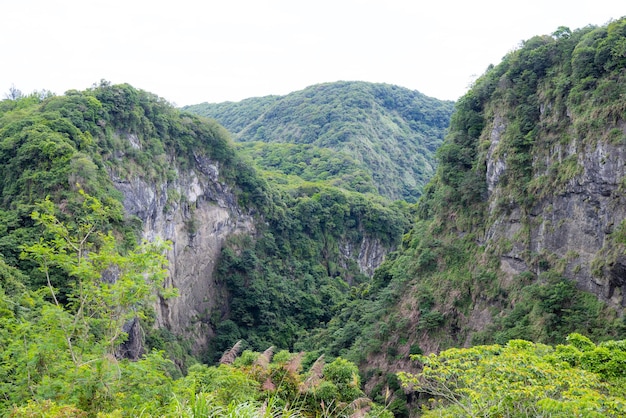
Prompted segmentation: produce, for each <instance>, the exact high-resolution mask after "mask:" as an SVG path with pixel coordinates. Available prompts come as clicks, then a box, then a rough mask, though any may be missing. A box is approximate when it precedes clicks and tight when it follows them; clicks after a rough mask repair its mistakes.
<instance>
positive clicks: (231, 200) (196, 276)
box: [113, 156, 255, 348]
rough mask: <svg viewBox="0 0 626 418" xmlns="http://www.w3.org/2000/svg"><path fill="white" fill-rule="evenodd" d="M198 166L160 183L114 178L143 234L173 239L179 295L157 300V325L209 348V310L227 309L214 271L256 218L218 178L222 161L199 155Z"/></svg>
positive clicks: (172, 266)
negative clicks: (225, 248) (226, 247)
mask: <svg viewBox="0 0 626 418" xmlns="http://www.w3.org/2000/svg"><path fill="white" fill-rule="evenodd" d="M195 163H196V165H195V167H193V168H192V169H188V170H182V169H180V168H177V169H176V174H177V175H176V179H175V180H172V181H165V182H161V183H157V182H154V181H146V180H143V179H141V178H137V177H136V178H132V179H129V180H126V179H120V178H113V182H114V185H115V187H116V188H117V189H118V190H119V191H121V192H122V193H123V195H124V200H123V204H124V208H125V209H126V211H127V213H128V214H129V215H132V216H137V217H138V218H139V219H141V221H142V223H143V238H145V239H148V240H151V239H154V238H155V237H160V238H163V239H165V240H169V241H171V243H172V247H171V249H170V250H169V251H168V254H167V258H168V260H169V271H170V275H169V279H168V280H169V282H168V283H167V286H172V287H176V288H177V289H178V292H179V296H178V297H176V298H172V299H169V300H160V301H159V303H158V304H157V307H156V308H157V326H159V327H166V328H167V329H169V330H171V331H172V332H174V333H175V334H179V335H184V336H185V337H188V338H190V339H191V340H192V341H193V342H194V344H195V346H196V348H200V347H206V345H207V343H208V340H209V338H210V337H211V336H212V333H213V330H212V328H211V327H210V326H209V322H208V321H209V315H210V314H211V312H214V311H218V312H219V311H222V310H225V309H226V305H225V297H224V291H225V290H224V288H223V287H222V286H220V284H219V283H217V282H216V280H215V277H214V274H213V270H214V268H215V265H216V263H217V259H218V257H219V254H220V250H221V248H222V245H223V243H224V241H225V240H226V239H227V238H228V237H229V236H231V235H233V234H240V233H244V234H253V233H254V230H255V228H254V222H253V218H252V216H251V215H250V214H249V213H246V212H245V211H243V210H242V209H241V208H240V207H239V206H238V205H237V201H236V199H235V196H234V194H233V193H232V190H231V188H230V187H229V186H228V185H226V184H225V183H223V182H220V180H219V164H218V163H217V162H215V161H211V160H210V159H208V158H206V157H200V156H196V158H195Z"/></svg>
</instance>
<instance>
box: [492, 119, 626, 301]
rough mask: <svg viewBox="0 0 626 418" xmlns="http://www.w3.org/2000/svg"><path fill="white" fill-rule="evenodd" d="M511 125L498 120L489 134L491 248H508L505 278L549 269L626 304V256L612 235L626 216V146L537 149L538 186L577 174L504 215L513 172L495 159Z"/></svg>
mask: <svg viewBox="0 0 626 418" xmlns="http://www.w3.org/2000/svg"><path fill="white" fill-rule="evenodd" d="M505 124H506V122H505V120H504V118H502V117H495V118H494V122H493V127H492V130H491V134H490V140H491V145H490V148H489V151H488V157H489V159H488V161H487V184H488V192H489V198H490V214H491V216H492V219H494V221H493V224H492V225H491V227H490V228H489V229H488V230H487V233H486V237H485V242H489V243H490V244H489V245H492V244H493V243H496V242H498V243H503V242H507V243H508V245H509V249H508V250H507V251H506V252H505V253H504V254H503V255H502V256H501V270H502V272H503V273H504V275H505V280H506V281H509V282H510V281H511V280H513V277H514V276H515V275H517V274H519V273H521V272H523V271H527V270H529V271H532V272H534V273H536V274H539V273H540V272H541V271H542V270H544V269H546V268H547V267H548V266H549V267H550V268H556V269H558V270H559V271H561V272H562V273H563V274H564V275H565V276H566V277H569V278H571V279H574V280H575V281H576V282H577V285H578V287H579V288H580V289H583V290H586V291H588V292H591V293H593V294H595V295H597V296H598V297H599V298H600V299H602V300H604V301H605V302H608V303H609V304H611V305H613V306H615V307H623V306H626V263H625V258H624V257H623V256H619V253H618V252H617V251H615V250H616V247H615V243H614V240H613V239H612V236H611V234H612V233H613V232H614V231H615V229H616V228H617V227H619V226H620V225H621V223H622V221H623V220H624V219H626V195H625V194H624V191H623V187H624V179H625V178H626V169H625V166H624V162H625V161H626V148H625V147H624V146H623V145H621V144H612V143H610V142H607V141H604V140H600V139H599V140H597V141H593V142H592V141H588V140H585V141H583V140H576V139H574V140H572V141H570V142H568V143H567V144H565V145H563V144H560V143H557V144H554V145H552V146H551V147H550V148H549V149H546V150H542V151H541V152H537V151H536V153H535V161H534V162H533V167H535V173H534V178H533V180H534V181H536V182H541V180H542V178H543V180H548V179H550V177H549V172H550V170H551V168H553V167H559V165H560V168H559V170H560V171H559V175H560V176H562V177H563V176H565V173H566V171H565V170H564V167H563V163H564V162H565V161H568V162H569V168H570V170H571V172H572V175H571V176H569V178H567V177H566V178H562V179H561V182H562V184H557V185H555V184H551V185H550V187H549V189H551V190H555V192H554V193H553V194H547V193H545V192H544V191H542V190H545V189H548V187H544V188H543V189H538V194H537V196H535V200H534V202H533V204H532V205H531V206H530V207H529V208H523V207H520V206H519V205H513V206H512V207H509V208H508V210H506V211H501V210H500V211H501V212H502V213H498V210H499V209H498V208H497V204H496V202H497V201H498V199H499V198H502V197H505V198H506V193H507V191H506V190H505V189H504V188H503V187H502V186H501V184H500V182H499V180H500V176H501V174H502V172H504V171H505V170H506V169H507V167H506V164H505V163H504V159H503V158H501V156H500V157H499V158H496V157H494V156H496V155H498V152H497V148H498V144H499V143H500V138H501V135H502V134H503V132H504V130H505ZM537 167H545V169H543V170H539V169H537ZM554 171H556V170H554ZM552 181H554V180H552Z"/></svg>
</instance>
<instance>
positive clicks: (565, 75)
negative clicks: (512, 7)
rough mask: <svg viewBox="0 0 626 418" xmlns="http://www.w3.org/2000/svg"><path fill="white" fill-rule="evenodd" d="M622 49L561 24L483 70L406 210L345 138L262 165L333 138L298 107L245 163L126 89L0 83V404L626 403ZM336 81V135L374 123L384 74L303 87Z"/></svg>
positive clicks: (437, 411)
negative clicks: (349, 112) (304, 131)
mask: <svg viewBox="0 0 626 418" xmlns="http://www.w3.org/2000/svg"><path fill="white" fill-rule="evenodd" d="M625 45H626V19H621V20H618V21H614V22H611V23H610V24H608V25H607V26H605V27H591V26H590V27H586V28H583V29H579V30H576V31H573V32H572V31H570V30H569V29H567V28H559V29H558V30H557V31H556V32H555V33H553V34H552V35H549V36H537V37H534V38H531V39H529V40H528V41H526V42H524V43H523V45H522V46H521V47H520V48H519V49H517V50H515V51H512V52H511V53H510V54H508V55H507V56H506V57H505V58H504V59H503V61H502V62H501V63H500V64H498V65H497V66H493V67H490V68H489V69H488V70H487V72H486V73H485V74H484V75H482V76H481V77H480V78H479V79H478V80H477V81H476V83H475V85H474V86H473V87H472V89H471V90H470V91H469V92H468V93H467V94H466V95H465V96H464V97H462V98H461V99H460V100H459V101H458V102H457V103H456V104H455V110H454V114H453V115H452V117H451V118H450V126H449V129H448V130H447V131H448V132H447V134H446V136H445V140H444V141H443V143H442V144H441V146H440V147H439V148H438V149H437V151H436V157H437V163H436V167H437V168H436V172H435V174H434V176H433V178H432V180H431V181H430V182H429V183H428V184H427V185H426V186H425V187H424V188H423V189H422V190H420V192H419V195H420V196H421V197H420V198H419V202H418V203H417V205H410V204H408V203H407V202H406V201H403V200H397V201H394V202H391V201H390V200H389V199H388V198H386V197H384V196H381V195H380V194H377V193H372V192H371V191H370V190H368V189H367V187H366V192H365V193H360V192H358V191H357V190H356V189H357V187H356V186H355V185H356V184H357V183H358V182H357V183H355V185H350V184H349V182H348V178H349V177H342V176H344V175H347V174H348V173H352V174H354V175H355V176H361V174H362V172H361V171H360V170H362V169H363V167H365V166H360V165H359V164H360V162H361V161H363V162H365V160H364V159H362V160H360V159H359V158H358V156H353V157H351V158H352V160H350V161H351V163H350V164H348V165H347V167H348V168H349V170H348V171H346V172H343V173H341V171H338V172H337V174H338V175H337V176H335V177H334V178H331V177H327V178H321V177H320V176H321V175H322V172H324V171H325V170H326V169H323V168H322V163H321V162H318V163H316V164H309V165H310V166H311V167H300V169H301V170H302V171H297V170H298V169H296V168H291V169H290V170H292V171H291V172H290V173H286V171H285V173H286V174H284V175H285V176H288V175H292V176H295V177H299V178H301V179H302V181H300V182H297V181H292V179H291V178H287V177H284V178H281V177H280V176H278V175H277V173H278V171H280V170H285V166H286V165H287V164H285V165H283V164H282V163H283V161H281V160H282V159H285V160H286V161H284V162H285V163H289V164H292V165H294V166H299V165H300V163H303V162H305V161H304V160H306V159H307V158H311V161H313V160H314V159H319V160H323V159H326V158H327V157H328V155H329V154H328V150H331V149H333V148H332V147H328V146H326V145H324V144H317V145H316V144H309V143H298V141H300V140H302V138H307V140H311V141H315V140H316V139H317V138H318V137H321V136H322V135H320V136H318V135H312V136H306V137H304V136H299V134H298V132H299V130H298V129H296V127H297V126H300V122H297V123H294V124H293V125H289V128H287V127H282V128H281V127H279V125H277V124H276V125H271V124H269V123H270V122H271V121H270V120H268V124H269V125H268V126H272V127H273V128H272V129H270V132H272V134H273V133H274V130H276V131H277V132H282V134H281V135H282V137H285V138H286V137H290V138H299V139H298V140H297V141H296V140H293V141H292V142H294V143H290V144H282V143H277V145H279V146H280V147H278V148H275V149H273V150H270V149H269V148H263V147H264V145H263V144H253V145H252V146H251V148H250V149H255V148H256V147H258V149H257V150H256V151H258V153H259V154H258V155H261V156H262V158H261V160H262V161H264V162H263V164H266V165H267V166H266V167H264V170H262V171H258V170H257V169H256V168H255V165H254V163H253V162H252V160H250V156H251V155H254V152H248V151H250V150H246V153H243V152H241V147H239V146H238V145H237V144H235V143H234V142H233V141H231V139H230V136H229V133H228V132H227V130H226V129H225V128H224V127H222V126H221V125H219V124H218V123H217V122H215V120H210V119H206V118H204V117H201V116H198V115H194V114H192V113H189V112H186V111H180V110H179V109H176V108H174V107H173V106H171V105H170V104H168V103H167V102H165V101H164V100H162V99H160V98H159V97H158V96H155V95H153V94H151V93H148V92H145V91H141V90H137V89H135V88H133V87H132V86H129V85H127V84H121V85H111V84H110V83H107V82H101V83H100V84H99V85H94V86H93V87H92V88H90V89H87V90H86V91H82V92H78V91H69V92H66V93H65V94H64V95H62V96H52V95H49V94H43V93H42V94H38V93H36V94H32V95H29V96H24V97H14V98H13V100H4V101H1V102H0V348H1V350H0V352H1V356H2V361H1V362H0V364H1V367H0V388H1V391H0V392H1V393H2V394H3V396H2V397H0V411H2V412H0V414H2V415H9V414H10V415H9V416H32V415H33V414H34V413H37V414H39V415H41V414H42V411H43V413H44V416H69V415H72V416H96V415H100V416H120V415H129V416H133V415H138V414H140V415H143V416H193V415H194V414H195V415H200V414H203V415H204V416H207V415H216V416H229V415H230V416H232V415H237V416H252V415H258V414H259V413H261V412H262V413H267V412H268V411H270V412H269V413H272V414H273V413H278V412H279V411H282V412H283V413H284V412H285V409H288V408H293V407H295V408H297V409H298V410H297V411H293V412H294V414H292V413H291V412H292V411H291V410H288V411H287V413H288V414H289V415H290V416H322V415H324V416H341V415H353V416H356V415H357V414H358V415H359V416H363V415H364V414H366V410H370V412H371V414H370V416H379V417H385V418H390V416H391V414H393V415H394V416H396V417H409V416H414V415H416V414H422V413H423V414H424V415H425V416H441V415H450V416H459V415H461V416H463V415H468V416H472V415H479V414H480V415H484V414H485V411H486V410H488V411H489V413H490V414H492V415H494V416H500V415H502V416H506V415H513V414H515V413H518V412H519V411H524V412H522V413H526V412H528V414H532V413H537V412H536V411H542V413H545V415H550V414H554V415H558V416H571V415H576V414H578V415H580V414H583V415H585V414H588V415H590V416H591V415H593V416H596V415H599V416H600V415H601V416H624V414H625V413H626V412H625V411H624V399H623V394H624V387H626V383H625V379H626V373H625V372H624V367H623V365H624V358H626V357H625V356H626V343H625V342H624V340H623V339H624V338H625V337H626V319H625V318H626V317H625V315H624V306H626V299H625V298H626V284H625V283H626V276H625V274H626V273H625V272H626V221H625V219H626V213H625V209H624V208H626V205H625V203H626V202H625V199H626V195H625V194H624V186H625V179H626V167H625V165H624V161H625V157H626V155H624V152H625V151H624V150H625V146H626V100H625V99H624V98H625V97H626V87H625V86H626V83H625V82H626V80H625V79H624V78H625V77H626V75H625V74H626V70H625V69H626V56H625V53H624V51H625V50H626V48H625ZM346 86H348V87H349V88H352V89H353V90H351V92H352V93H351V95H353V96H354V97H362V98H363V101H362V102H361V101H358V100H357V102H358V103H360V104H362V106H361V107H359V106H356V107H355V108H354V109H357V110H356V113H355V115H356V116H355V117H357V116H359V115H360V117H361V119H362V120H361V121H362V122H364V123H365V124H364V125H363V126H365V127H366V128H363V129H364V130H363V131H360V129H361V128H357V126H356V125H351V124H350V123H347V126H348V127H347V128H346V129H347V132H348V131H349V132H352V131H355V132H356V131H359V132H369V131H377V130H380V131H385V130H386V129H388V128H389V127H390V126H391V125H390V123H389V119H386V117H382V116H381V117H378V119H377V120H379V121H382V122H384V123H383V125H384V126H383V127H375V126H374V119H375V117H374V116H372V115H373V114H371V113H367V111H366V110H367V109H370V108H377V107H384V106H383V105H380V104H377V103H378V102H375V101H373V99H371V97H372V96H368V95H367V94H365V93H363V91H370V90H368V89H373V90H375V89H376V88H377V86H378V85H368V84H360V83H356V84H352V83H339V84H334V83H333V84H329V85H322V86H318V87H315V86H314V88H312V90H311V91H309V94H311V95H312V96H311V97H315V94H314V93H315V89H321V90H324V88H329V89H332V88H335V87H337V88H338V87H346ZM378 88H382V89H385V88H388V86H384V85H383V86H382V87H381V86H378ZM307 90H308V89H307ZM305 91H306V90H305ZM279 99H280V98H261V99H254V100H257V101H256V102H255V101H254V100H253V103H257V104H256V105H255V106H253V107H254V108H256V109H257V110H256V112H257V113H256V119H259V118H261V119H262V118H265V117H266V115H271V114H284V115H287V113H288V112H287V110H286V109H283V107H285V106H286V105H284V104H283V105H281V106H278V103H280V101H277V102H276V103H273V104H268V105H267V108H265V107H264V106H265V105H263V103H264V102H263V100H268V103H269V101H273V100H279ZM280 100H282V99H280ZM346 100H347V103H348V102H350V101H349V100H348V99H346ZM368 103H369V104H368ZM336 104H337V106H341V105H342V101H341V100H337V101H336ZM294 106H295V103H294ZM271 109H274V111H271ZM272 112H274V113H272ZM416 112H418V111H417V110H416ZM252 113H254V112H252ZM305 113H306V114H311V115H312V114H313V113H311V112H310V111H307V112H305ZM435 113H436V112H435ZM292 114H293V113H292ZM327 114H330V113H327ZM368 115H369V116H368ZM394 123H395V122H394ZM252 125H253V123H252V122H251V123H242V124H241V126H246V127H247V126H252ZM330 125H331V124H329V126H327V128H328V129H330ZM319 126H320V129H325V128H323V124H320V125H319ZM324 126H325V125H324ZM394 126H400V125H394ZM259 129H260V127H259V128H257V129H256V130H255V132H258V131H259ZM242 132H243V128H242ZM266 134H267V132H266ZM357 136H358V135H357ZM346 137H349V135H346ZM337 138H338V137H337ZM364 138H365V139H367V138H370V139H371V138H373V137H367V136H366V135H365V134H363V135H362V136H361V137H360V140H365V139H364ZM370 139H367V140H368V141H369V140H370ZM381 143H384V141H383V142H381ZM333 144H334V145H337V146H338V147H339V148H337V150H339V151H340V150H341V149H343V148H341V147H343V145H341V144H343V143H342V142H341V141H340V140H339V139H337V141H336V142H334V143H333ZM338 144H339V145H338ZM351 144H352V145H351V146H352V147H354V148H358V147H359V146H361V148H360V149H365V148H363V146H364V145H363V144H366V142H362V143H361V145H358V144H357V142H352V143H351ZM420 144H422V143H420ZM274 145H276V143H274ZM283 147H284V148H283ZM346 147H347V145H346ZM381 147H382V145H381ZM244 148H245V147H244ZM340 148H341V149H340ZM381 150H383V148H381ZM256 151H255V152H256ZM339 151H337V154H338V153H339ZM383 151H384V150H383ZM344 152H345V153H346V154H344V155H347V154H348V153H349V152H350V150H349V149H344ZM405 152H406V149H405ZM381 153H382V154H384V152H382V151H381ZM287 157H289V158H287ZM362 157H363V156H362ZM290 158H291V159H290ZM363 158H365V157H363ZM368 158H369V157H368ZM371 158H374V157H371ZM381 158H382V157H381ZM385 158H386V157H385ZM277 159H278V161H277V162H276V163H275V165H276V167H274V168H272V166H271V164H274V163H271V161H274V160H277ZM346 161H348V160H346ZM381 161H382V160H381ZM381 164H382V162H381ZM305 166H306V164H305ZM368 167H369V166H368ZM307 168H308V169H309V172H306V169H307ZM367 169H368V170H369V169H370V168H367ZM316 170H319V171H316ZM350 170H352V171H350ZM368 173H372V177H371V178H372V179H376V178H377V177H376V176H378V175H379V174H376V175H375V174H374V173H375V172H374V171H373V170H372V171H368ZM300 176H303V177H304V176H311V179H312V181H305V179H304V178H302V177H300ZM361 179H362V184H363V185H365V186H366V185H367V181H368V177H367V175H365V176H364V177H363V176H362V177H361ZM279 180H285V182H284V183H280V182H279ZM333 181H337V182H338V183H337V186H339V187H335V186H333V183H332V182H333ZM385 187H388V186H385ZM411 196H413V197H416V196H417V195H416V194H411ZM592 339H593V340H594V341H597V342H598V343H597V344H596V343H594V342H592ZM615 339H622V340H621V341H615ZM528 340H530V341H528ZM531 341H532V342H531ZM458 347H465V348H458ZM448 348H450V349H449V350H448ZM262 350H264V351H263V352H261V351H262ZM274 352H276V354H275V355H273V353H274ZM430 354H432V355H430ZM415 356H417V357H415ZM316 359H317V360H316ZM325 359H326V360H325ZM416 361H417V362H416ZM218 362H219V363H221V364H220V365H219V366H212V365H214V364H217V363H218ZM325 362H327V363H326V364H325ZM202 363H204V364H202ZM356 364H358V366H359V369H357V367H356ZM304 370H306V372H304ZM398 371H403V372H407V373H403V374H400V375H398V374H396V372H398ZM361 376H362V379H363V385H361ZM402 382H407V383H408V384H409V386H402V384H401V383H402ZM442 390H443V391H444V392H442ZM365 396H367V398H366V397H365ZM431 399H434V401H432V400H431ZM371 401H374V402H376V403H378V404H379V405H376V404H372V402H371ZM331 407H333V408H334V407H337V409H339V410H337V409H333V410H331ZM244 410H245V414H244V412H243V411H244Z"/></svg>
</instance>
